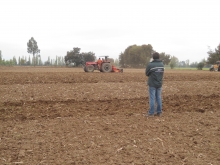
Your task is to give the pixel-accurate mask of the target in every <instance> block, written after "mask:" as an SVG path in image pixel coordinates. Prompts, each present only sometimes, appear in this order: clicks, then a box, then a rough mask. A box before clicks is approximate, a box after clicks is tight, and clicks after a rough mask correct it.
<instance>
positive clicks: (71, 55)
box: [64, 47, 95, 66]
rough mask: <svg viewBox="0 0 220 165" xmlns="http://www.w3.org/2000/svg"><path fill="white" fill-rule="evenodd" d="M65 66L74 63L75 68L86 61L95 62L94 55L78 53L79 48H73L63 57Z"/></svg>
mask: <svg viewBox="0 0 220 165" xmlns="http://www.w3.org/2000/svg"><path fill="white" fill-rule="evenodd" d="M64 59H65V63H66V65H69V64H71V63H75V64H76V66H78V65H80V64H84V63H85V62H87V61H95V54H94V53H93V52H87V53H86V52H83V53H80V48H78V47H75V48H73V50H71V51H68V52H67V54H66V56H65V57H64Z"/></svg>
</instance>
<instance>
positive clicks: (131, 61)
mask: <svg viewBox="0 0 220 165" xmlns="http://www.w3.org/2000/svg"><path fill="white" fill-rule="evenodd" d="M152 52H153V47H152V46H151V45H150V44H148V45H141V46H137V45H131V46H128V47H127V48H126V49H125V51H124V52H123V53H121V54H120V55H119V64H120V65H121V66H122V67H145V66H146V64H147V63H148V62H149V61H150V58H151V54H152Z"/></svg>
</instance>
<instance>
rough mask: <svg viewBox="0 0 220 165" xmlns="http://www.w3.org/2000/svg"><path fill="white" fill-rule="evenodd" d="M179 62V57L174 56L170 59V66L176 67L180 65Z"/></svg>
mask: <svg viewBox="0 0 220 165" xmlns="http://www.w3.org/2000/svg"><path fill="white" fill-rule="evenodd" d="M178 63H179V60H178V58H177V57H175V56H172V57H171V60H170V68H171V69H173V68H175V67H176V66H177V65H178Z"/></svg>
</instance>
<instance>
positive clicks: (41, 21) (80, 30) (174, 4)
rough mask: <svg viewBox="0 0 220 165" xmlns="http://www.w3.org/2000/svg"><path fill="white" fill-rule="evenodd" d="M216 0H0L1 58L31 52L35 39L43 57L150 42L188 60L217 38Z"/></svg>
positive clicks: (113, 51) (116, 50)
mask: <svg viewBox="0 0 220 165" xmlns="http://www.w3.org/2000/svg"><path fill="white" fill-rule="evenodd" d="M219 6H220V1H219V0H0V50H1V51H2V55H3V58H4V59H11V58H12V57H13V56H16V57H17V58H18V57H19V56H20V57H22V56H27V57H28V56H29V54H28V53H27V42H28V41H29V39H30V38H31V37H34V39H35V40H36V41H37V43H38V47H39V49H40V50H41V53H40V54H41V57H42V60H44V61H46V60H47V58H48V56H50V57H51V58H55V57H56V56H65V55H66V52H67V51H70V50H72V49H73V47H79V48H81V52H89V51H91V52H93V53H95V55H96V56H97V57H98V56H102V55H109V56H110V57H112V58H118V56H119V54H120V53H121V52H124V50H125V49H126V48H127V47H128V46H130V45H134V44H136V45H143V44H151V45H152V46H153V49H154V50H156V51H158V52H159V53H161V52H165V53H166V54H170V55H172V56H176V57H177V58H178V59H179V60H181V61H182V60H183V61H185V60H187V59H189V60H190V62H194V61H198V62H200V61H201V60H202V59H204V58H207V57H208V55H207V51H208V50H209V49H208V46H210V48H211V49H215V48H216V47H217V46H218V44H219V43H220V31H219V29H220V20H219V18H220V9H219Z"/></svg>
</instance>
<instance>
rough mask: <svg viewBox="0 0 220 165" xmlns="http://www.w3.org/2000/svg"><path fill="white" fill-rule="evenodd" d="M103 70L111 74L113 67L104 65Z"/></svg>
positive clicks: (108, 64) (107, 64)
mask: <svg viewBox="0 0 220 165" xmlns="http://www.w3.org/2000/svg"><path fill="white" fill-rule="evenodd" d="M101 69H102V71H103V72H111V71H112V65H111V64H110V63H103V64H102V68H101Z"/></svg>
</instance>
